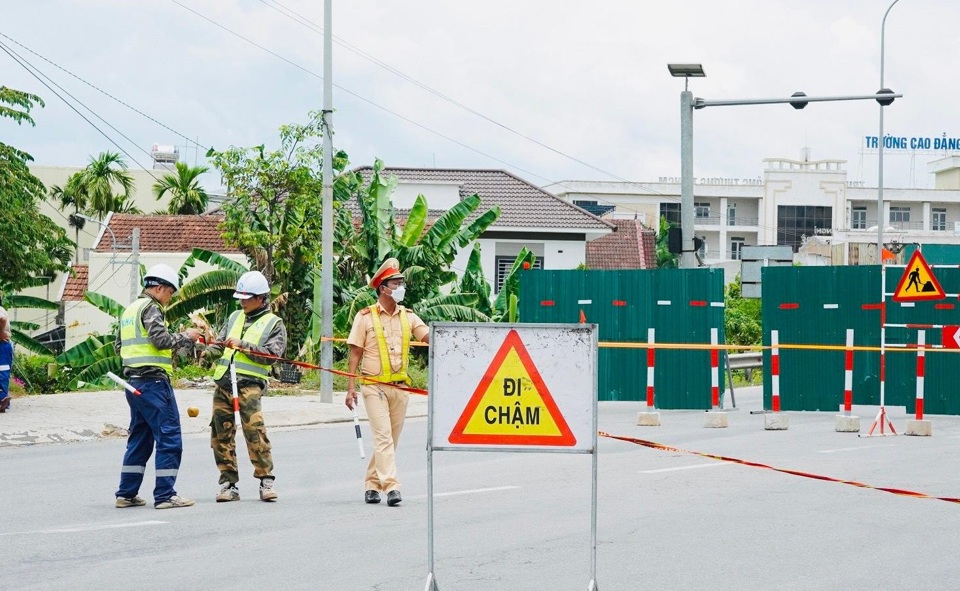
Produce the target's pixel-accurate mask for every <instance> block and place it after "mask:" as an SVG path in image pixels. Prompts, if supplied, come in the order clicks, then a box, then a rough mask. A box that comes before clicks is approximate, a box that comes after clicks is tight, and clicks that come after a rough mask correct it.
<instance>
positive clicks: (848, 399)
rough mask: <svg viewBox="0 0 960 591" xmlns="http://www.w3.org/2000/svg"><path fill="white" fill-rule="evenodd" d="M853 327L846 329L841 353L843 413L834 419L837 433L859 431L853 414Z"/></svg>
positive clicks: (857, 418)
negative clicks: (844, 346) (845, 338)
mask: <svg viewBox="0 0 960 591" xmlns="http://www.w3.org/2000/svg"><path fill="white" fill-rule="evenodd" d="M852 406H853V329H852V328H848V329H847V348H846V350H845V351H844V353H843V414H839V415H837V417H836V419H835V420H834V430H835V431H836V432H837V433H859V432H860V417H855V416H853V414H852V412H853V409H852Z"/></svg>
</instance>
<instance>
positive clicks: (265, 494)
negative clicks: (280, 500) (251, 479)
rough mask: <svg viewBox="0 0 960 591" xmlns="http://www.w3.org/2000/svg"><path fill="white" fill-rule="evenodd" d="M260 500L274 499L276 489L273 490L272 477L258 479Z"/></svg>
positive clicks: (275, 498)
mask: <svg viewBox="0 0 960 591" xmlns="http://www.w3.org/2000/svg"><path fill="white" fill-rule="evenodd" d="M260 500H261V501H276V500H277V491H275V490H273V478H261V479H260Z"/></svg>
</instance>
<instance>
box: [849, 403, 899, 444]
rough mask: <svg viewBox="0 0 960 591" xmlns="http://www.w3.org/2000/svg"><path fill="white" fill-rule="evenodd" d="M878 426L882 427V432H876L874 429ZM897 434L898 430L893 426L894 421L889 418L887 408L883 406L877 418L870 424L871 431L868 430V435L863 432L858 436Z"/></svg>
mask: <svg viewBox="0 0 960 591" xmlns="http://www.w3.org/2000/svg"><path fill="white" fill-rule="evenodd" d="M878 426H879V427H880V432H879V433H876V434H875V433H874V431H875V430H876V428H877V427H878ZM886 429H890V432H889V433H887V432H886ZM896 434H897V430H896V429H894V428H893V423H891V422H890V419H889V418H887V409H886V408H885V407H883V406H881V407H880V411H879V412H878V413H877V418H875V419H873V423H872V424H871V425H870V431H868V432H867V434H866V435H864V434H862V433H861V434H860V435H859V436H858V437H888V436H894V435H896Z"/></svg>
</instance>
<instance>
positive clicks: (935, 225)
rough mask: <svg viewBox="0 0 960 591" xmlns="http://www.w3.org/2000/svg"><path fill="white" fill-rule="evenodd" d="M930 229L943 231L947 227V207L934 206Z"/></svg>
mask: <svg viewBox="0 0 960 591" xmlns="http://www.w3.org/2000/svg"><path fill="white" fill-rule="evenodd" d="M930 229H931V230H935V231H940V232H943V231H944V230H946V229H947V208H946V207H934V208H933V219H931V220H930Z"/></svg>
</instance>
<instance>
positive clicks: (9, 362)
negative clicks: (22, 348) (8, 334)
mask: <svg viewBox="0 0 960 591" xmlns="http://www.w3.org/2000/svg"><path fill="white" fill-rule="evenodd" d="M11 369H13V342H12V341H0V400H3V399H4V398H6V397H7V396H9V395H10V370H11Z"/></svg>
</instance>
